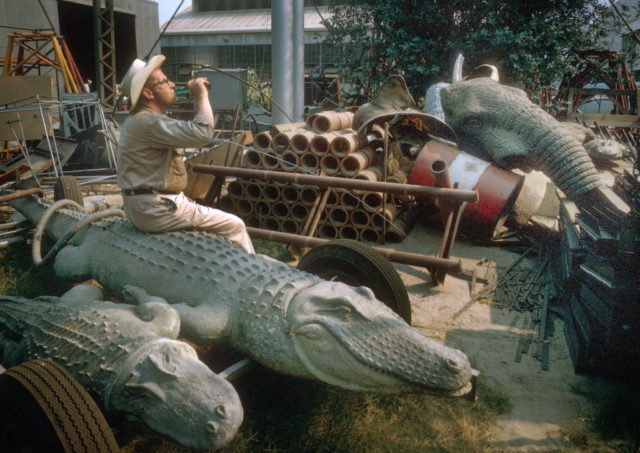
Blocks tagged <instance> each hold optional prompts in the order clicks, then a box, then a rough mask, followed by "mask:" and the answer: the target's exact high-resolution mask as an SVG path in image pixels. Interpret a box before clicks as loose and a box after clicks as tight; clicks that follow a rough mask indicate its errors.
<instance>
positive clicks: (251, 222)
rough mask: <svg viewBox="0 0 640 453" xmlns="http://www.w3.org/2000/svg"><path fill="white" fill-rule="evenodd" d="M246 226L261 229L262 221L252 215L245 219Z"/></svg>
mask: <svg viewBox="0 0 640 453" xmlns="http://www.w3.org/2000/svg"><path fill="white" fill-rule="evenodd" d="M244 224H245V225H246V226H247V227H251V228H260V219H259V218H258V216H257V215H255V214H252V215H250V216H248V217H246V218H245V219H244Z"/></svg>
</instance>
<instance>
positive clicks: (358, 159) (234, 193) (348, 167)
mask: <svg viewBox="0 0 640 453" xmlns="http://www.w3.org/2000/svg"><path fill="white" fill-rule="evenodd" d="M352 120H353V113H351V112H332V111H327V112H321V113H317V114H313V115H310V116H309V117H307V119H306V122H305V124H304V125H302V124H301V125H300V126H299V127H298V128H295V129H291V130H288V131H285V132H280V133H277V134H272V133H270V132H259V133H258V134H256V135H255V138H254V142H253V148H252V149H248V150H247V151H246V152H245V154H244V156H243V159H242V166H243V167H245V168H251V169H259V170H274V171H285V172H298V173H305V174H317V175H320V174H321V175H325V176H340V177H345V178H356V179H367V180H370V181H383V180H385V176H386V180H387V181H389V182H400V183H406V174H405V173H404V172H403V171H402V170H401V169H399V166H398V163H397V161H396V160H395V159H394V158H393V155H392V153H389V155H388V157H387V160H386V164H387V168H386V170H387V171H386V172H385V171H384V164H385V162H384V159H383V158H382V154H383V153H382V152H378V151H381V149H375V148H373V147H372V146H370V145H369V144H368V143H366V141H365V140H363V138H362V137H359V136H358V134H357V133H356V132H355V131H354V130H353V129H351V125H352ZM324 192H325V191H324V189H320V188H319V187H315V186H302V185H298V184H290V183H280V182H268V181H256V180H244V179H237V180H235V181H232V182H231V183H229V184H228V186H227V194H226V196H224V197H223V198H222V199H221V200H220V203H219V205H218V206H219V207H220V208H221V209H223V210H227V211H230V212H234V213H235V214H237V215H238V216H239V217H241V218H242V219H243V220H244V221H245V223H246V224H247V226H251V227H256V228H265V229H270V230H275V231H282V232H285V233H294V234H307V233H308V231H305V228H306V227H308V224H309V222H308V220H309V217H310V216H312V215H313V213H314V212H315V210H316V209H317V207H318V205H320V206H321V208H322V210H321V211H320V213H319V214H317V215H318V217H319V218H318V221H317V228H316V229H315V231H314V232H313V233H314V235H315V236H319V237H321V238H327V239H335V238H342V239H355V240H361V241H366V242H376V243H378V242H382V241H383V240H385V241H386V240H389V241H396V242H397V241H401V240H402V239H403V238H404V231H405V229H406V223H405V221H404V219H403V217H400V212H401V211H402V209H401V206H398V205H396V204H394V203H391V202H389V201H390V200H388V198H389V197H385V195H384V194H382V193H379V192H357V193H356V192H354V191H347V190H345V189H328V191H327V193H326V194H325V193H324Z"/></svg>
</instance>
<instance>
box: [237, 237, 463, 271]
mask: <svg viewBox="0 0 640 453" xmlns="http://www.w3.org/2000/svg"><path fill="white" fill-rule="evenodd" d="M247 231H248V232H249V235H250V236H251V237H252V238H255V239H263V240H266V241H273V242H283V243H286V244H295V245H296V246H298V247H302V248H311V247H316V246H318V245H321V244H325V243H326V242H328V240H327V239H322V238H315V237H313V238H311V237H307V236H300V235H297V234H287V233H281V232H276V231H265V230H261V229H259V228H251V227H247ZM363 231H366V230H363ZM372 248H373V249H374V250H375V251H377V252H378V253H381V254H382V255H383V256H384V257H385V258H387V259H388V260H389V261H391V262H392V263H398V264H408V265H409V266H418V267H431V268H435V269H442V270H444V271H446V272H448V273H452V274H459V273H460V272H462V261H461V260H460V259H459V258H438V257H435V256H429V255H421V254H419V253H410V252H399V251H396V250H391V249H385V248H381V247H372Z"/></svg>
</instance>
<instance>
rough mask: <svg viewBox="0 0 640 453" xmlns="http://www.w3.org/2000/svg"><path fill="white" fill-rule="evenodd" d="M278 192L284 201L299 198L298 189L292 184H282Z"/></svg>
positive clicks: (287, 201)
mask: <svg viewBox="0 0 640 453" xmlns="http://www.w3.org/2000/svg"><path fill="white" fill-rule="evenodd" d="M280 193H281V196H282V201H284V202H285V203H289V204H291V203H295V202H297V201H298V200H299V199H300V190H298V189H296V188H295V187H293V186H284V187H283V188H282V190H281V192H280Z"/></svg>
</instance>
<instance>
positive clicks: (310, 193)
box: [300, 187, 320, 206]
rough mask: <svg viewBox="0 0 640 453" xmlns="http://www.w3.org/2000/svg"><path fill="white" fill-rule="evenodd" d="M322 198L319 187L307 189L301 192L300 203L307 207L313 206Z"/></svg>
mask: <svg viewBox="0 0 640 453" xmlns="http://www.w3.org/2000/svg"><path fill="white" fill-rule="evenodd" d="M319 196H320V189H318V188H317V187H305V188H304V189H302V190H301V191H300V202H301V203H302V204H303V205H305V206H311V205H313V204H314V203H315V202H316V200H317V199H318V197H319Z"/></svg>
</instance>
